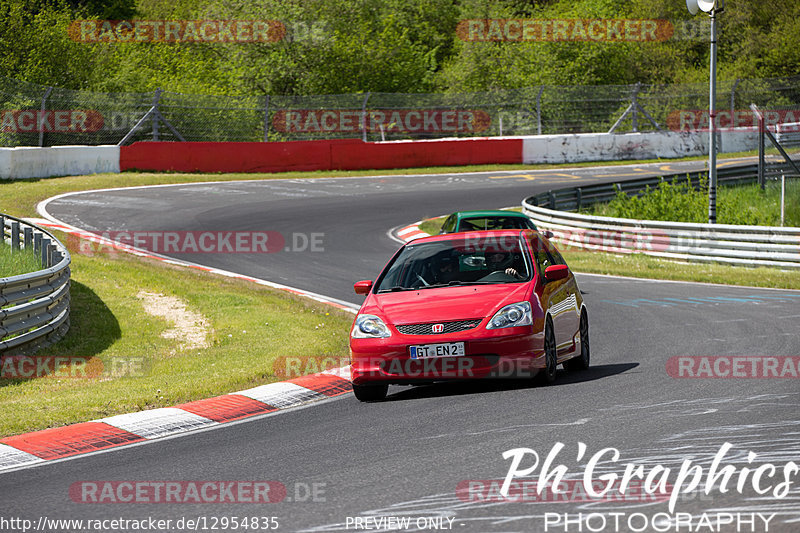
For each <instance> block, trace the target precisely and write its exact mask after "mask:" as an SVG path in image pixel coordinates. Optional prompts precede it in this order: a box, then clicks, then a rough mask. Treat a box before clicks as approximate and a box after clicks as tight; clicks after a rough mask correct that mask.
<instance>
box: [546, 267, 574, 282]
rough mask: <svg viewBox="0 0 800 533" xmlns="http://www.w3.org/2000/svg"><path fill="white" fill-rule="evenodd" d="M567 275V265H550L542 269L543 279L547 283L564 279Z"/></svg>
mask: <svg viewBox="0 0 800 533" xmlns="http://www.w3.org/2000/svg"><path fill="white" fill-rule="evenodd" d="M568 275H569V268H568V267H567V265H550V266H549V267H547V268H545V269H544V279H546V280H547V281H556V280H558V279H565V278H566V277H567V276H568Z"/></svg>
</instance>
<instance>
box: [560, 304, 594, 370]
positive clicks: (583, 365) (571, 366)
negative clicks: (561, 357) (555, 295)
mask: <svg viewBox="0 0 800 533" xmlns="http://www.w3.org/2000/svg"><path fill="white" fill-rule="evenodd" d="M578 334H579V335H580V339H581V354H580V355H579V356H577V357H573V358H572V359H570V360H569V361H567V362H566V363H564V367H565V368H566V369H567V370H569V371H570V372H578V371H580V370H586V369H587V368H589V359H590V356H591V350H590V346H589V319H588V318H587V316H586V312H585V311H584V312H582V313H581V322H580V326H578Z"/></svg>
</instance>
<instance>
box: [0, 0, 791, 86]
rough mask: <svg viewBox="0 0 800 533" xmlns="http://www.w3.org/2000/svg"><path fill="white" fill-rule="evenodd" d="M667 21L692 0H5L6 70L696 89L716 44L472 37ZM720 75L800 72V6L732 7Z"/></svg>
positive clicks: (127, 79)
mask: <svg viewBox="0 0 800 533" xmlns="http://www.w3.org/2000/svg"><path fill="white" fill-rule="evenodd" d="M512 18H516V19H519V18H525V19H592V18H612V19H625V18H628V19H667V20H670V21H673V22H675V23H680V22H681V21H689V20H691V21H694V22H696V23H698V24H699V23H702V22H703V18H705V17H704V16H703V15H698V16H697V17H693V18H692V17H690V16H689V14H688V12H687V11H686V7H685V3H684V2H683V1H682V0H570V1H567V0H495V1H491V0H413V1H406V0H337V1H335V2H331V1H329V0H304V1H300V0H293V1H288V0H261V1H259V2H245V1H242V0H174V1H171V2H163V1H161V0H113V1H102V0H3V2H0V67H2V75H3V76H5V77H9V78H17V79H22V80H26V81H29V82H34V83H40V84H45V85H57V86H61V87H67V88H80V89H91V90H96V91H127V92H132V91H151V90H153V89H155V88H156V87H161V88H163V89H166V90H171V91H180V92H187V93H205V94H253V93H257V94H286V95H292V94H336V93H348V92H360V91H377V92H431V91H442V92H454V91H456V92H462V91H485V90H491V89H495V88H516V87H528V86H536V85H539V84H548V85H559V84H579V85H595V84H628V83H634V82H637V81H641V82H646V83H647V82H649V83H672V82H696V81H704V80H706V79H707V76H708V41H707V39H705V38H698V39H675V38H673V39H669V40H667V41H664V42H591V41H589V42H468V41H465V40H462V39H461V38H459V37H458V33H457V31H456V30H457V28H458V26H459V22H460V21H465V20H469V19H512ZM81 19H104V20H105V19H111V20H120V19H128V20H129V19H142V20H154V19H168V20H175V19H189V20H198V19H206V20H220V19H253V20H279V21H281V22H283V23H284V25H285V27H286V28H287V30H288V32H287V35H286V38H284V39H282V40H280V41H278V42H274V43H253V44H232V43H212V44H208V43H201V44H198V43H192V44H186V43H184V44H169V43H117V44H109V43H96V42H95V43H85V42H76V41H74V40H72V39H71V38H70V36H69V34H68V27H69V25H70V22H72V21H74V20H81ZM719 65H720V78H721V79H734V78H741V77H776V76H786V75H795V74H798V73H800V2H797V0H763V1H758V2H753V1H749V0H728V1H727V7H726V9H725V12H724V13H723V14H722V15H721V16H720V54H719Z"/></svg>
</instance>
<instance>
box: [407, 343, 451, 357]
mask: <svg viewBox="0 0 800 533" xmlns="http://www.w3.org/2000/svg"><path fill="white" fill-rule="evenodd" d="M408 350H409V352H410V353H411V359H429V358H431V357H460V356H463V355H464V343H463V342H446V343H442V344H422V345H418V346H409V347H408Z"/></svg>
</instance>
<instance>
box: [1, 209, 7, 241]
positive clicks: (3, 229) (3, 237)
mask: <svg viewBox="0 0 800 533" xmlns="http://www.w3.org/2000/svg"><path fill="white" fill-rule="evenodd" d="M5 241H6V217H4V216H3V215H0V244H5Z"/></svg>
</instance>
